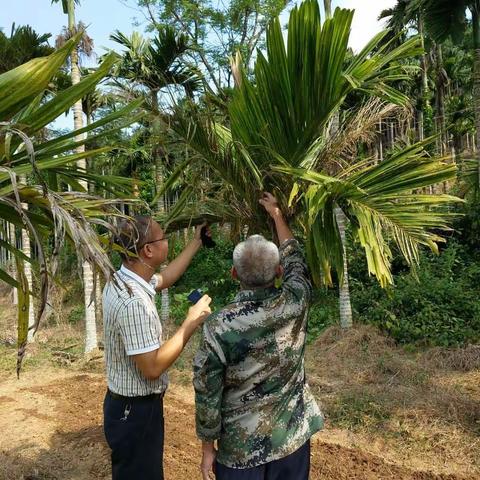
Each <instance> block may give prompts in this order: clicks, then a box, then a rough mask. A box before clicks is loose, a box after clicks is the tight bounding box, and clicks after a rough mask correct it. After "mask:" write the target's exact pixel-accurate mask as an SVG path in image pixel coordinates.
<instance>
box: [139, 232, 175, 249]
mask: <svg viewBox="0 0 480 480" xmlns="http://www.w3.org/2000/svg"><path fill="white" fill-rule="evenodd" d="M169 238H170V235H164V236H163V237H162V238H157V239H156V240H152V241H151V242H145V243H144V244H143V245H142V246H141V247H137V248H138V250H141V249H142V248H143V247H144V246H145V245H150V244H151V243H156V242H161V241H162V240H168V239H169Z"/></svg>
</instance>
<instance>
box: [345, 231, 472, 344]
mask: <svg viewBox="0 0 480 480" xmlns="http://www.w3.org/2000/svg"><path fill="white" fill-rule="evenodd" d="M361 262H362V260H361V259H359V258H358V257H356V258H355V259H353V262H352V264H351V272H350V274H351V276H350V285H351V291H352V304H353V309H354V311H355V316H356V319H357V321H359V322H363V323H371V324H374V325H377V326H378V327H379V328H381V329H382V330H383V331H385V332H386V333H388V334H389V335H390V336H391V337H393V338H394V339H395V340H396V341H398V342H400V343H412V344H418V345H441V346H453V345H464V344H467V343H475V342H478V341H479V340H480V303H479V301H478V298H479V294H480V289H479V285H480V264H479V263H478V262H477V261H476V260H475V258H474V257H472V256H471V255H468V253H467V251H466V249H465V247H464V246H462V245H460V244H459V243H457V242H455V241H454V240H451V241H450V242H449V245H448V246H447V247H446V248H445V250H443V251H442V252H441V253H440V255H439V256H436V255H433V254H431V253H428V254H427V253H423V254H422V257H421V261H420V266H419V268H418V269H417V271H416V275H417V277H418V279H417V278H416V276H415V274H414V273H410V272H407V271H406V270H405V265H401V264H399V265H397V268H398V270H399V271H398V273H397V274H396V275H395V288H394V289H392V290H391V291H389V292H385V291H382V290H381V289H380V288H378V286H377V285H376V284H375V283H374V282H372V281H371V279H369V278H368V277H367V276H366V273H365V271H364V270H363V269H362V268H361V266H360V264H361Z"/></svg>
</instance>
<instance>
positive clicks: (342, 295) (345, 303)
mask: <svg viewBox="0 0 480 480" xmlns="http://www.w3.org/2000/svg"><path fill="white" fill-rule="evenodd" d="M339 129H340V114H339V112H336V113H335V115H334V117H333V119H332V125H331V128H330V131H331V133H332V134H333V135H335V134H336V133H337V132H338V130H339ZM334 213H335V219H336V222H337V226H338V230H339V232H340V238H341V241H342V249H343V280H342V282H340V283H339V286H338V293H339V308H340V326H341V327H342V328H349V327H351V326H352V306H351V302H350V287H349V284H348V260H347V243H346V242H347V238H346V235H345V228H346V220H347V219H346V217H345V214H344V213H343V211H342V209H341V208H340V207H338V206H337V207H335V210H334Z"/></svg>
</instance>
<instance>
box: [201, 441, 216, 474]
mask: <svg viewBox="0 0 480 480" xmlns="http://www.w3.org/2000/svg"><path fill="white" fill-rule="evenodd" d="M216 456H217V451H216V450H215V448H214V447H213V445H212V446H211V448H205V445H204V448H203V454H202V463H201V464H200V470H201V471H202V480H210V479H211V478H213V477H211V476H210V473H212V474H213V475H215V458H216Z"/></svg>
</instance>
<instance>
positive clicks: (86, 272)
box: [68, 0, 98, 353]
mask: <svg viewBox="0 0 480 480" xmlns="http://www.w3.org/2000/svg"><path fill="white" fill-rule="evenodd" d="M68 28H69V30H70V32H73V31H74V30H75V2H74V0H68ZM70 62H71V77H72V85H76V84H77V83H79V82H80V68H79V65H78V49H77V48H74V49H73V50H72V54H71V56H70ZM73 123H74V128H75V130H78V129H80V128H83V109H82V100H81V99H80V100H78V101H77V102H76V103H75V105H74V106H73ZM83 138H84V136H83V134H81V135H77V136H76V137H75V140H76V141H81V140H83ZM75 151H76V152H77V153H83V152H85V146H84V145H81V146H79V147H77V148H76V150H75ZM77 165H78V167H79V168H80V169H83V170H86V168H87V162H86V159H81V160H79V161H78V163H77ZM80 183H81V185H82V187H83V188H84V189H85V191H86V192H88V184H87V182H85V181H82V182H80ZM82 267H83V286H84V303H85V353H89V352H91V351H92V350H94V349H96V348H97V347H98V344H97V325H96V323H95V302H94V292H93V271H92V267H91V266H90V264H89V263H88V262H83V265H82Z"/></svg>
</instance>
